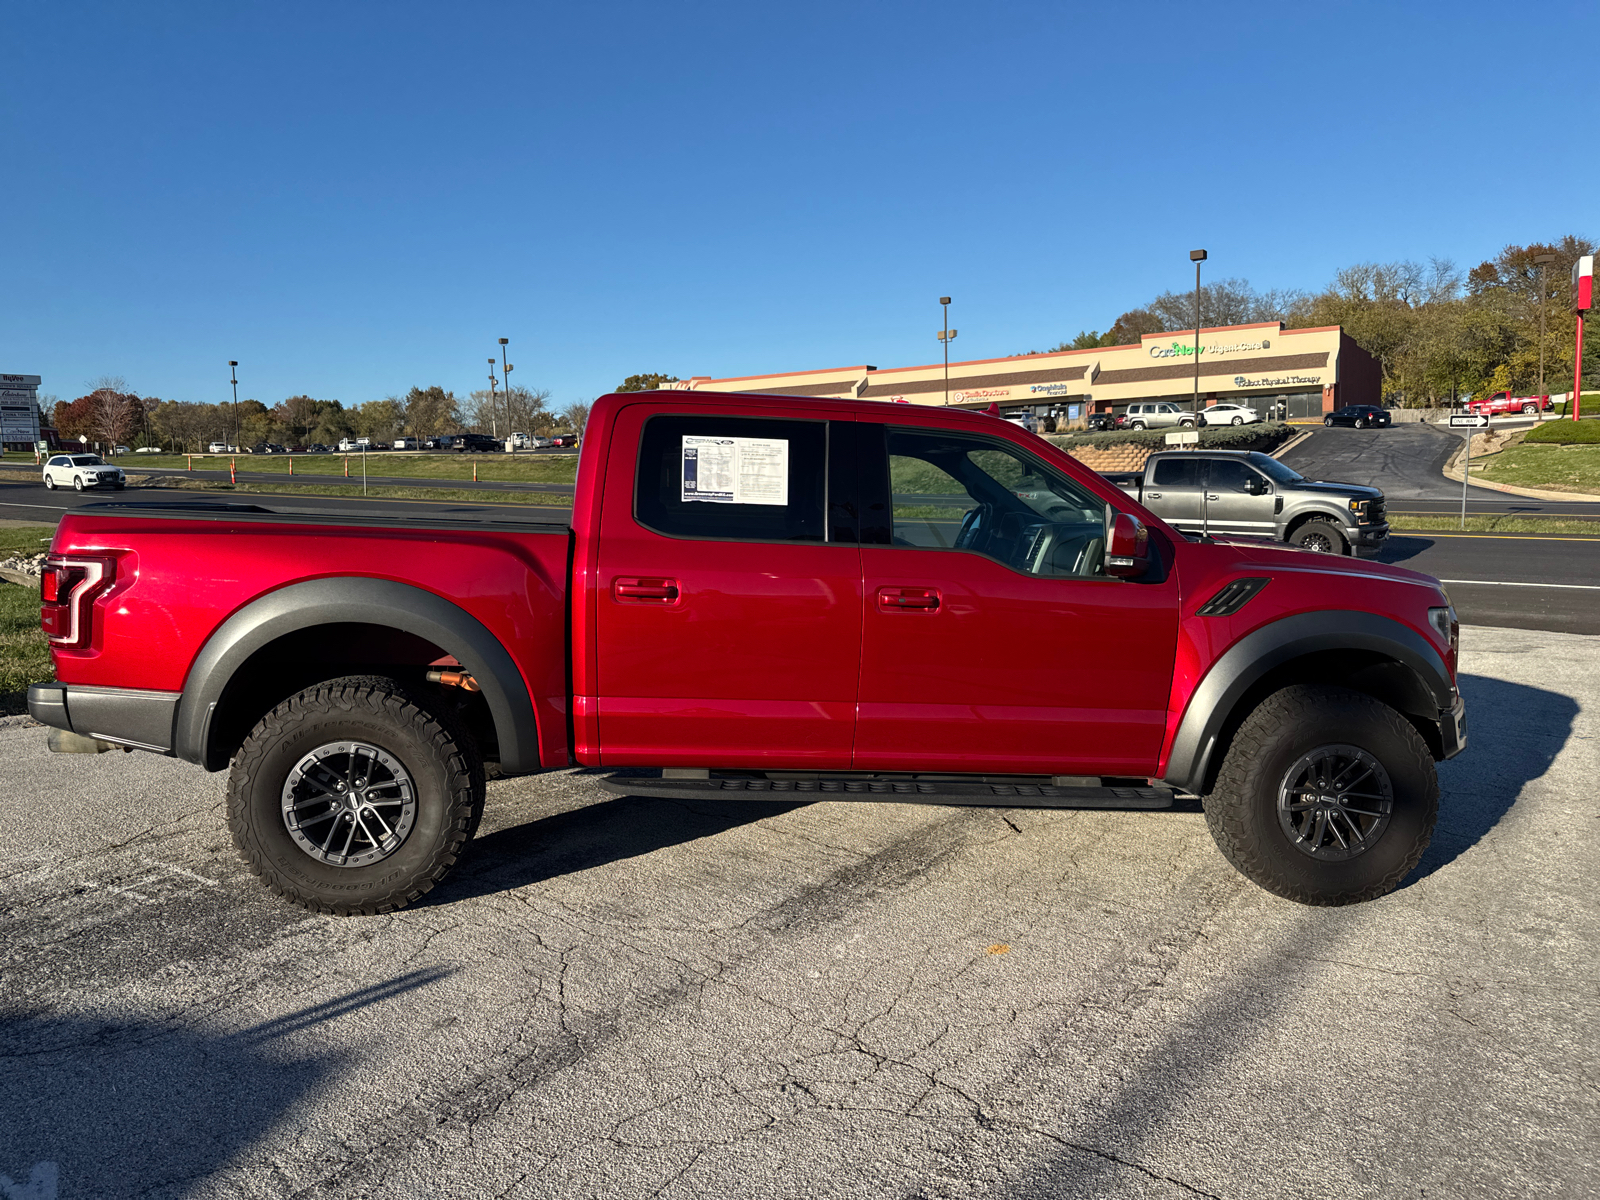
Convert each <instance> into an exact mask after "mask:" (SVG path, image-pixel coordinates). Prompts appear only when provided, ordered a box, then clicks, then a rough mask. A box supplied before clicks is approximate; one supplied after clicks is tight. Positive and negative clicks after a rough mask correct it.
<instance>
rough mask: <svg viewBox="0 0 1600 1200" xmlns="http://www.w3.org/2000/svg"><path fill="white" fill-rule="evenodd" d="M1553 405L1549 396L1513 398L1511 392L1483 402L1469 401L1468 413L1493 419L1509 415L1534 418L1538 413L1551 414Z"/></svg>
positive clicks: (1495, 394) (1488, 397)
mask: <svg viewBox="0 0 1600 1200" xmlns="http://www.w3.org/2000/svg"><path fill="white" fill-rule="evenodd" d="M1552 407H1553V405H1552V404H1551V403H1550V397H1549V396H1513V395H1512V394H1511V393H1510V392H1495V393H1494V394H1493V395H1492V396H1486V397H1484V398H1483V399H1482V400H1468V401H1467V411H1468V412H1472V413H1483V414H1485V415H1487V416H1491V417H1503V416H1505V415H1506V414H1508V413H1524V414H1526V415H1528V416H1532V415H1534V414H1536V413H1542V412H1549V411H1550V409H1551V408H1552Z"/></svg>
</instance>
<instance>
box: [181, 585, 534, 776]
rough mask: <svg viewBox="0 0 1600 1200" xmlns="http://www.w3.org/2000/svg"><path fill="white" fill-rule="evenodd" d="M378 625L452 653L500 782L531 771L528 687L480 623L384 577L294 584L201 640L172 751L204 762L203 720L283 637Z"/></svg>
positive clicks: (206, 731)
mask: <svg viewBox="0 0 1600 1200" xmlns="http://www.w3.org/2000/svg"><path fill="white" fill-rule="evenodd" d="M347 623H353V624H363V625H384V626H387V627H389V628H391V629H398V630H401V631H403V632H405V633H411V634H415V635H416V636H417V637H421V638H426V639H427V640H428V641H430V642H432V643H433V644H434V645H436V646H440V647H442V648H443V649H444V650H445V651H446V652H447V653H450V654H453V655H455V657H456V658H457V659H459V660H460V662H461V665H462V666H463V667H465V668H466V669H467V670H468V671H470V672H471V673H472V677H473V678H474V679H476V680H477V681H478V686H479V687H480V688H482V689H483V698H484V699H485V700H486V701H487V702H488V705H489V713H490V715H491V716H492V717H493V718H494V728H495V736H496V738H497V739H498V741H499V743H500V761H501V767H502V769H503V770H505V771H506V773H508V774H514V773H518V772H527V771H536V770H538V769H539V735H538V724H537V722H536V720H535V717H534V712H533V702H532V700H531V699H530V698H529V696H528V688H527V684H525V683H524V682H523V679H522V672H521V671H519V670H518V669H517V664H516V663H515V661H513V659H512V657H511V655H510V654H509V653H508V652H507V651H506V648H505V647H504V646H502V645H501V644H500V640H499V639H498V638H496V637H495V636H494V634H492V633H491V632H489V629H488V627H487V626H485V625H484V624H483V622H482V621H480V620H478V618H476V617H474V616H473V615H472V614H471V613H469V612H467V611H466V610H465V609H462V608H459V607H457V606H456V605H454V604H452V603H451V602H450V601H448V600H445V599H442V598H441V597H439V596H436V595H434V594H433V593H432V592H428V591H424V590H423V589H422V588H418V587H412V586H411V585H410V584H405V583H395V582H394V581H392V580H388V579H369V578H361V577H346V578H342V579H311V580H307V581H306V582H304V583H293V584H290V585H289V586H288V587H284V588H280V589H278V590H277V591H275V592H269V593H268V594H267V595H265V596H261V597H259V598H258V599H255V600H252V601H251V602H250V603H249V604H247V605H245V606H244V607H243V608H241V609H240V610H239V611H238V612H236V613H234V614H233V615H232V616H231V617H229V618H228V619H227V620H226V621H224V622H223V623H222V624H221V625H220V626H219V627H218V628H217V630H216V631H215V632H214V633H212V635H211V636H210V637H209V638H208V639H206V643H205V645H204V646H202V647H201V649H200V653H199V654H198V655H197V656H196V657H195V660H194V663H193V665H192V666H191V667H190V668H189V676H188V678H187V680H185V682H184V688H183V695H182V697H181V698H180V699H179V701H178V712H177V717H176V720H175V722H174V729H173V734H174V744H173V752H174V753H175V754H176V755H177V757H179V758H182V759H185V760H187V761H189V762H193V763H199V764H200V765H201V766H203V767H205V768H206V769H207V770H212V771H214V770H220V769H221V768H222V767H224V766H226V765H227V764H226V763H213V762H210V761H208V760H209V759H210V758H211V757H212V755H211V754H210V748H209V746H208V744H207V743H208V741H209V736H210V727H211V714H212V713H213V712H214V711H215V710H216V707H217V703H218V702H219V701H220V700H221V699H222V695H223V692H224V691H225V690H226V689H227V686H228V683H229V681H230V680H231V679H232V678H233V676H234V674H235V673H236V672H237V671H238V670H239V668H240V667H242V666H243V665H244V664H245V662H246V661H247V660H248V659H249V658H250V656H251V655H253V654H254V653H256V651H258V650H260V649H261V648H262V647H263V646H266V645H268V644H270V643H271V642H274V641H276V640H277V639H278V638H280V637H283V636H284V635H285V634H290V633H295V632H298V631H299V630H302V629H311V628H313V627H315V626H318V625H336V624H347Z"/></svg>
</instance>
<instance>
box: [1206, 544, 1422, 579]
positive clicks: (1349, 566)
mask: <svg viewBox="0 0 1600 1200" xmlns="http://www.w3.org/2000/svg"><path fill="white" fill-rule="evenodd" d="M1217 540H1218V541H1219V542H1223V543H1225V544H1226V545H1228V546H1229V547H1230V548H1231V549H1233V550H1234V551H1235V552H1236V553H1237V554H1238V555H1239V561H1240V563H1241V565H1242V564H1245V563H1248V564H1250V567H1249V569H1251V570H1265V571H1297V572H1302V573H1304V572H1311V573H1321V574H1327V575H1364V576H1366V577H1367V578H1369V579H1386V580H1394V581H1395V582H1397V583H1414V584H1418V585H1420V586H1422V587H1428V588H1439V589H1440V590H1441V591H1442V590H1443V585H1442V584H1440V582H1439V581H1438V580H1437V579H1435V578H1434V577H1433V576H1432V575H1424V574H1423V573H1422V572H1421V571H1412V570H1409V569H1408V568H1406V567H1396V566H1393V565H1391V564H1389V563H1380V562H1373V561H1371V560H1370V559H1361V558H1346V557H1344V556H1343V555H1338V554H1313V553H1311V552H1310V551H1309V550H1291V549H1288V548H1287V547H1284V548H1282V549H1280V548H1278V547H1276V546H1270V545H1265V544H1263V543H1261V542H1254V541H1251V542H1246V541H1237V542H1233V541H1228V539H1226V538H1218V539H1217Z"/></svg>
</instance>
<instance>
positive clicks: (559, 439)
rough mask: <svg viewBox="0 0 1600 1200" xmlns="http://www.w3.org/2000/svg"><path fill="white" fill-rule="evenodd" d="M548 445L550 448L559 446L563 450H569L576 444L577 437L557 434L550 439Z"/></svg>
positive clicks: (568, 434) (573, 434) (575, 435)
mask: <svg viewBox="0 0 1600 1200" xmlns="http://www.w3.org/2000/svg"><path fill="white" fill-rule="evenodd" d="M550 444H551V445H552V446H560V447H561V448H562V449H564V450H570V449H571V448H572V447H574V446H576V445H577V444H578V435H577V434H575V433H558V434H556V435H555V436H554V437H552V438H551V439H550Z"/></svg>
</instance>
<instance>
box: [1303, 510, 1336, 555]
mask: <svg viewBox="0 0 1600 1200" xmlns="http://www.w3.org/2000/svg"><path fill="white" fill-rule="evenodd" d="M1289 542H1290V544H1291V545H1294V546H1298V547H1299V548H1300V549H1302V550H1310V551H1311V552H1312V553H1314V554H1343V553H1344V552H1345V540H1344V535H1343V534H1341V533H1340V532H1339V531H1338V530H1337V529H1335V528H1334V527H1333V522H1332V521H1324V520H1322V519H1321V518H1320V517H1318V518H1313V519H1312V520H1309V521H1307V522H1306V523H1305V524H1304V525H1302V526H1300V528H1298V529H1296V530H1295V531H1294V532H1293V533H1291V534H1290V535H1289Z"/></svg>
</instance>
